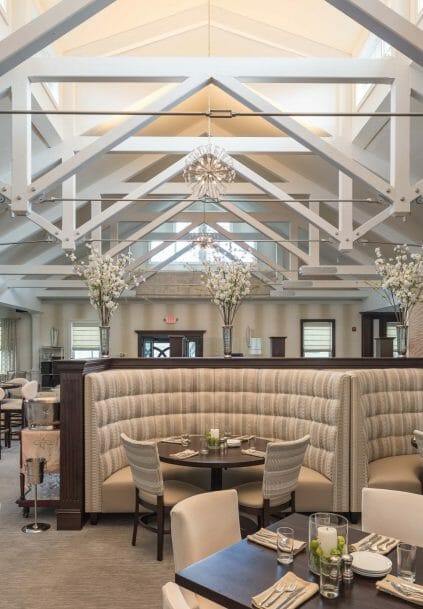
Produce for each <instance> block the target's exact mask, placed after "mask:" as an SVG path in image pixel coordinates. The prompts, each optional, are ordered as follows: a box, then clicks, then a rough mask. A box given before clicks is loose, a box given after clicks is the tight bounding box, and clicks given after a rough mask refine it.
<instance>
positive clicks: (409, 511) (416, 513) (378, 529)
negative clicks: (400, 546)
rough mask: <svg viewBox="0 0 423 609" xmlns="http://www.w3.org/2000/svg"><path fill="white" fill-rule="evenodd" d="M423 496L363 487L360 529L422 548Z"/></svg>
mask: <svg viewBox="0 0 423 609" xmlns="http://www.w3.org/2000/svg"><path fill="white" fill-rule="evenodd" d="M422 513H423V496H422V495H417V494H416V493H404V492H401V491H392V490H387V489H375V488H363V493H362V523H361V524H362V529H363V531H366V532H368V533H379V534H380V535H389V536H392V537H397V538H398V539H401V541H405V542H406V543H412V544H416V545H418V546H423V527H422Z"/></svg>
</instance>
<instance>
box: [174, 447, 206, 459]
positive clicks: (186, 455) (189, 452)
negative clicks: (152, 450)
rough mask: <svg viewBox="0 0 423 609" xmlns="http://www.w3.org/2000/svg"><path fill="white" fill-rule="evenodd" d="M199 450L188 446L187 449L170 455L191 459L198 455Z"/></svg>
mask: <svg viewBox="0 0 423 609" xmlns="http://www.w3.org/2000/svg"><path fill="white" fill-rule="evenodd" d="M198 454H199V452H198V450H191V449H190V448H187V449H186V450H181V451H180V452H179V453H173V455H169V456H170V457H176V458H177V459H189V458H190V457H195V455H198Z"/></svg>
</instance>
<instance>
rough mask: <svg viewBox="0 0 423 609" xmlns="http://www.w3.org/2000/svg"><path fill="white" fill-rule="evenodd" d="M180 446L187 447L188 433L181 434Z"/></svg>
mask: <svg viewBox="0 0 423 609" xmlns="http://www.w3.org/2000/svg"><path fill="white" fill-rule="evenodd" d="M181 444H182V446H189V433H187V432H186V431H183V432H182V433H181Z"/></svg>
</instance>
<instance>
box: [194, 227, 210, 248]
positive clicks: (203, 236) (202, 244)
mask: <svg viewBox="0 0 423 609" xmlns="http://www.w3.org/2000/svg"><path fill="white" fill-rule="evenodd" d="M194 244H195V245H198V247H199V248H200V249H203V250H205V249H207V248H208V247H214V239H213V237H212V235H211V233H209V232H207V230H205V229H203V230H202V231H201V232H200V233H198V236H197V238H196V239H195V240H194Z"/></svg>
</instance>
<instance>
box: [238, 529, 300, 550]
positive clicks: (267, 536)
mask: <svg viewBox="0 0 423 609" xmlns="http://www.w3.org/2000/svg"><path fill="white" fill-rule="evenodd" d="M276 537H277V535H276V533H275V532H274V531H269V530H268V529H260V530H259V531H256V533H252V534H251V535H247V539H248V540H249V541H253V542H254V543H258V544H260V545H261V546H265V547H266V548H270V549H271V550H276V549H277V545H276ZM306 546H307V542H306V541H300V540H299V539H294V555H295V554H298V553H299V552H302V551H303V550H304V548H305V547H306Z"/></svg>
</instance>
